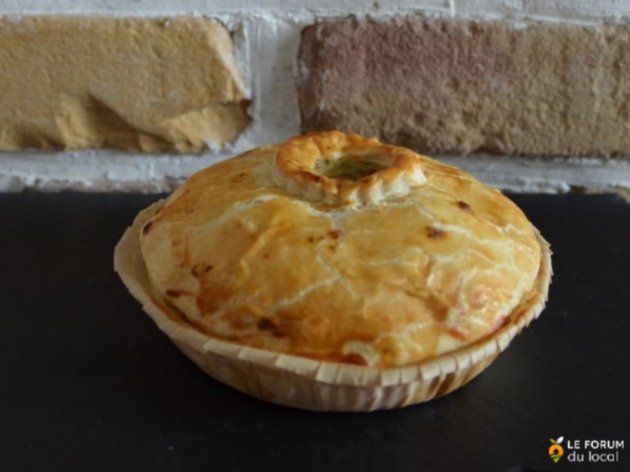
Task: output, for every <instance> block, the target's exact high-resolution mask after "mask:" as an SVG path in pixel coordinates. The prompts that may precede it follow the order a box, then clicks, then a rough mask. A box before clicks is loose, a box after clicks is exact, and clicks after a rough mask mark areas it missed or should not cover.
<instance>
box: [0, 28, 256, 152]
mask: <svg viewBox="0 0 630 472" xmlns="http://www.w3.org/2000/svg"><path fill="white" fill-rule="evenodd" d="M0 90H1V92H0V149H4V150H16V149H24V148H37V149H66V148H86V147H113V148H120V149H128V150H141V151H152V152H164V151H180V152H189V151H198V150H201V149H203V148H204V147H205V146H206V142H208V143H213V144H222V143H225V142H228V141H231V140H233V139H234V138H235V137H236V136H237V135H238V134H239V133H240V132H241V130H243V129H244V128H245V127H246V126H247V124H248V122H249V118H248V116H247V111H246V108H247V104H248V102H247V100H246V99H245V95H244V92H243V87H242V84H241V79H240V78H239V75H238V73H237V70H236V68H235V65H234V58H233V53H232V41H231V38H230V35H229V33H228V31H227V30H226V29H225V28H224V27H223V26H222V25H220V24H219V23H217V22H215V21H211V20H206V19H202V18H191V17H177V18H172V19H114V18H97V17H95V18H77V17H54V16H51V17H45V16H40V17H26V18H24V19H21V20H17V21H15V20H11V19H9V18H4V19H0Z"/></svg>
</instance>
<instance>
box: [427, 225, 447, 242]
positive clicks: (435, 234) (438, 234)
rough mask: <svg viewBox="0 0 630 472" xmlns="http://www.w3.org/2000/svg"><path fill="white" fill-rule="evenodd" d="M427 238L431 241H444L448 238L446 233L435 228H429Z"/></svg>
mask: <svg viewBox="0 0 630 472" xmlns="http://www.w3.org/2000/svg"><path fill="white" fill-rule="evenodd" d="M427 236H428V237H429V238H431V239H444V238H445V237H446V231H442V230H441V229H437V228H434V227H433V226H428V227H427Z"/></svg>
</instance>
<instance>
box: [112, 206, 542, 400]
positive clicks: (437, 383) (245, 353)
mask: <svg viewBox="0 0 630 472" xmlns="http://www.w3.org/2000/svg"><path fill="white" fill-rule="evenodd" d="M163 205H164V200H160V201H158V202H156V203H154V204H152V205H151V206H149V207H148V208H146V209H144V210H142V211H140V213H139V214H138V215H137V216H136V218H135V220H134V222H133V223H132V225H131V226H130V227H129V228H127V230H126V231H125V233H124V234H123V236H122V238H121V239H120V241H119V242H118V244H117V245H116V248H115V251H114V269H115V271H116V272H117V273H118V274H119V276H120V278H121V279H122V281H123V283H124V284H125V285H126V287H127V289H128V290H129V292H130V293H131V294H132V295H133V297H134V298H136V299H137V300H138V301H139V302H140V303H141V304H142V307H143V309H144V311H145V312H146V313H147V314H148V315H149V316H150V317H151V318H152V319H153V321H154V322H155V323H156V324H157V326H158V327H159V328H160V329H161V330H162V331H163V332H164V333H165V334H166V335H167V336H168V337H169V338H170V339H171V340H172V341H173V342H174V343H175V344H176V345H177V346H178V347H179V348H180V350H181V351H182V352H183V353H184V354H185V355H186V356H187V357H189V358H190V359H191V360H192V361H193V362H195V363H196V364H197V365H198V366H199V367H200V368H202V369H203V370H204V371H205V372H206V373H208V374H209V375H211V376H212V377H214V378H216V379H217V380H219V381H221V382H224V383H226V384H228V385H230V386H232V387H234V388H236V389H237V390H240V391H243V392H245V393H247V394H249V395H252V396H254V397H257V398H260V399H261V400H265V401H270V402H273V403H278V404H283V405H287V406H292V407H298V408H303V409H309V410H328V411H371V410H376V409H387V408H399V407H403V406H407V405H410V404H415V403H421V402H425V401H428V400H431V399H432V398H436V397H439V396H442V395H445V394H447V393H449V392H451V391H453V390H455V389H457V388H459V387H461V386H463V385H465V384H466V383H468V382H469V381H470V380H472V379H473V378H474V377H476V376H477V375H478V374H479V373H481V372H482V371H483V370H484V369H485V368H486V367H488V365H490V363H492V361H493V360H494V359H495V358H496V357H497V356H498V354H500V353H501V352H502V351H503V350H505V349H506V348H507V346H508V345H509V343H510V342H511V341H512V339H513V338H514V337H515V336H516V335H517V334H518V333H519V332H520V331H521V330H522V329H523V328H524V327H526V326H527V325H528V324H529V323H530V322H531V321H532V320H533V319H535V318H537V317H538V315H539V314H540V313H541V311H542V310H543V308H544V306H545V303H546V301H547V296H548V289H549V284H550V281H551V276H552V267H551V250H550V248H549V244H548V243H547V241H545V239H544V238H543V237H542V236H541V235H540V233H539V232H538V231H537V230H536V228H534V227H533V226H532V228H533V229H534V232H535V234H536V237H537V239H538V242H539V244H540V247H541V261H540V267H539V270H538V274H537V277H536V281H535V283H534V287H533V288H532V290H531V291H530V292H528V293H527V294H526V296H525V297H523V299H522V301H521V303H519V305H517V307H516V308H515V309H514V310H513V311H512V313H511V314H510V315H509V316H508V317H507V318H506V321H505V323H504V324H503V326H502V327H501V328H499V329H498V330H497V331H495V332H494V333H492V334H491V335H489V336H486V337H484V338H482V339H480V340H478V341H476V342H474V343H471V344H469V345H467V346H464V347H462V348H460V349H457V350H455V351H452V352H449V353H446V354H442V355H439V356H436V357H433V358H430V359H427V360H424V361H422V362H419V363H414V364H411V365H405V366H401V367H389V368H379V367H373V366H359V365H351V364H342V363H335V362H329V361H319V360H315V359H310V358H305V357H299V356H294V355H290V354H284V353H278V352H271V351H267V350H263V349H257V348H253V347H249V346H244V345H240V344H236V343H232V342H228V341H224V340H221V339H218V338H214V337H212V336H209V335H207V334H205V333H203V332H201V331H199V330H198V329H196V328H195V327H193V326H192V325H191V324H190V323H188V322H187V321H186V320H185V319H184V318H183V317H182V316H180V315H178V313H177V312H176V310H174V309H173V308H172V307H171V306H169V305H167V304H166V303H165V302H164V301H162V300H161V299H160V297H159V296H158V295H157V294H156V293H155V292H154V291H153V290H152V287H151V285H150V283H149V280H148V276H147V272H146V267H145V265H144V261H143V259H142V254H141V251H140V242H139V235H140V230H141V228H142V226H143V225H144V223H146V222H147V221H148V220H149V219H150V218H151V217H152V216H153V215H154V214H155V213H156V212H157V211H158V210H159V209H160V208H161V207H162V206H163Z"/></svg>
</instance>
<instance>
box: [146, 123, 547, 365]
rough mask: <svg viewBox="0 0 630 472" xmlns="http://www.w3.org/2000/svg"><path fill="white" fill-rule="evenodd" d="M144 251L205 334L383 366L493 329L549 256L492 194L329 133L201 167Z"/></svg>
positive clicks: (465, 177)
mask: <svg viewBox="0 0 630 472" xmlns="http://www.w3.org/2000/svg"><path fill="white" fill-rule="evenodd" d="M140 247H141V252H142V257H143V259H144V263H145V265H146V269H147V273H148V275H149V280H150V283H151V286H152V289H153V293H154V294H155V296H156V297H159V300H158V302H159V304H161V305H164V304H166V305H168V306H169V307H170V308H172V309H173V311H174V312H176V313H177V314H178V315H179V316H181V319H182V323H186V324H187V325H192V326H194V328H195V329H196V330H198V331H200V332H202V333H204V334H205V335H207V336H208V337H211V338H217V339H221V340H225V341H230V342H233V343H238V344H242V345H244V346H250V347H255V348H260V349H265V350H269V351H274V352H280V353H286V354H291V355H296V356H303V357H307V358H312V359H317V360H324V361H332V362H340V363H347V364H358V365H369V366H376V367H381V368H388V367H394V366H403V365H408V364H412V363H416V362H421V361H424V360H427V359H430V358H432V357H435V356H439V355H441V354H445V353H448V352H451V351H454V350H457V349H459V348H461V347H463V346H467V345H469V344H472V343H475V342H476V341H478V340H481V339H483V338H484V337H486V336H489V335H491V334H492V333H494V332H495V331H496V330H498V329H499V328H500V327H501V326H502V325H503V324H504V323H506V322H507V320H508V319H509V317H510V316H512V315H513V314H514V313H515V312H518V311H519V310H520V309H526V308H527V307H525V306H523V305H524V304H525V303H530V304H531V300H532V291H534V290H535V282H536V278H537V276H538V274H539V270H540V268H541V261H542V260H543V257H544V256H545V254H546V253H545V251H547V248H546V246H545V245H543V244H542V243H541V240H540V239H539V237H538V235H537V231H536V230H535V228H534V227H533V226H532V225H531V223H530V222H529V221H528V220H527V218H526V217H525V215H524V214H523V213H522V212H521V210H520V209H519V208H518V207H517V206H516V205H515V204H514V203H512V202H511V201H510V200H509V199H508V198H506V197H505V196H503V195H502V194H501V193H500V192H499V191H497V190H495V189H492V188H489V187H487V186H485V185H483V184H482V183H480V182H479V181H477V180H476V179H474V178H473V177H472V176H470V175H469V174H467V173H465V172H463V171H461V170H458V169H456V168H454V167H451V166H448V165H445V164H442V163H439V162H437V161H434V160H432V159H430V158H428V157H425V156H421V155H418V154H416V153H414V152H412V151H410V150H408V149H405V148H401V147H396V146H389V145H383V144H381V143H379V142H378V141H377V140H375V139H364V138H361V137H359V136H356V135H352V136H347V135H345V134H343V133H340V132H337V131H330V132H320V133H312V134H308V135H304V136H301V137H297V138H294V139H291V140H289V141H287V142H286V143H282V144H278V145H272V146H266V147H261V148H257V149H254V150H252V151H250V152H247V153H245V154H243V155H241V156H238V157H235V158H232V159H229V160H227V161H224V162H221V163H219V164H216V165H214V166H211V167H209V168H206V169H204V170H202V171H200V172H198V173H197V174H195V175H193V176H192V177H191V178H190V179H189V180H188V181H187V182H186V183H184V185H182V186H181V187H180V188H179V189H178V190H177V191H176V192H175V193H173V194H172V195H171V196H170V197H169V198H168V199H167V201H166V203H165V205H164V206H163V208H162V209H161V210H160V211H159V212H157V214H156V215H155V216H153V217H152V218H151V219H150V220H149V221H148V222H147V223H146V224H145V225H144V227H143V229H142V231H141V234H140Z"/></svg>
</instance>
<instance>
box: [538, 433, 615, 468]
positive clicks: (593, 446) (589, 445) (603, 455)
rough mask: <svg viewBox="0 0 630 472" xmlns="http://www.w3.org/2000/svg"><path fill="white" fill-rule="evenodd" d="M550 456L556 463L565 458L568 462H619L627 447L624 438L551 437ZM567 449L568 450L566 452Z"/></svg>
mask: <svg viewBox="0 0 630 472" xmlns="http://www.w3.org/2000/svg"><path fill="white" fill-rule="evenodd" d="M549 442H550V443H551V446H549V458H550V459H551V460H552V461H554V462H555V463H556V464H557V463H558V462H559V461H560V459H562V458H563V457H564V458H565V461H566V462H570V463H573V462H588V463H602V464H604V463H617V462H619V460H620V458H621V454H622V451H623V450H624V448H625V441H624V440H623V439H601V438H592V439H567V440H566V443H565V441H564V436H560V437H558V439H553V438H551V439H549ZM565 450H566V452H565Z"/></svg>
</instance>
